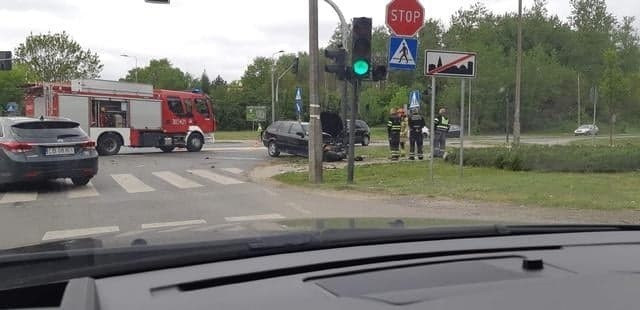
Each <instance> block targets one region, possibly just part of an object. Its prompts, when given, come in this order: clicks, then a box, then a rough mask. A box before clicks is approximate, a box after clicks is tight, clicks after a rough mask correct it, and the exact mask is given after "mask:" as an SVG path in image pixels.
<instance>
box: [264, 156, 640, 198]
mask: <svg viewBox="0 0 640 310" xmlns="http://www.w3.org/2000/svg"><path fill="white" fill-rule="evenodd" d="M434 170H435V173H434V174H435V176H436V180H435V182H434V183H432V182H431V181H430V180H429V179H428V176H429V170H428V162H426V161H424V162H399V163H389V164H377V165H376V164H372V165H364V166H358V167H356V172H355V175H356V184H354V185H346V184H345V180H346V170H345V169H335V170H329V171H325V172H324V183H323V184H322V185H320V187H321V188H327V189H338V190H356V191H363V192H372V193H386V194H392V195H406V194H420V195H425V196H429V197H449V198H454V199H470V200H478V201H490V202H505V203H512V204H517V205H538V206H544V207H558V208H579V209H580V208H586V209H607V210H609V209H640V194H639V193H638V189H639V188H640V173H638V172H629V173H616V174H605V173H595V174H590V173H589V174H588V173H543V172H514V171H506V170H500V169H494V168H468V167H467V168H465V170H464V178H462V179H460V178H459V177H458V167H457V166H454V165H450V164H444V163H442V162H441V161H440V160H438V161H436V163H435V164H434ZM275 179H277V180H279V181H282V182H284V183H288V184H293V185H302V186H311V185H310V184H309V183H308V181H307V174H306V173H286V174H282V175H278V176H276V177H275ZM313 186H314V187H316V186H317V185H313Z"/></svg>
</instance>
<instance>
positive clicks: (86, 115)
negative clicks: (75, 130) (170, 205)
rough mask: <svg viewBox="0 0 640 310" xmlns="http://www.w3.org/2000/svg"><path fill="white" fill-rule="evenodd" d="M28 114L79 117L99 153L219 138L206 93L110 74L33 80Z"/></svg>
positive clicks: (195, 144) (192, 145) (167, 148)
mask: <svg viewBox="0 0 640 310" xmlns="http://www.w3.org/2000/svg"><path fill="white" fill-rule="evenodd" d="M25 114H26V116H31V117H40V116H59V117H66V118H70V119H72V120H74V121H77V122H79V123H80V126H81V127H82V129H84V131H86V132H87V133H88V134H89V136H90V137H91V138H92V139H95V141H96V149H97V150H98V153H99V154H100V155H114V154H117V153H118V152H119V151H120V147H121V146H129V147H157V148H159V149H161V150H162V151H163V152H171V151H173V150H174V149H175V148H176V147H179V148H186V149H187V150H188V151H190V152H198V151H200V150H201V149H202V147H203V145H204V143H205V141H206V140H209V139H210V140H213V139H214V136H213V132H214V131H215V129H216V120H215V115H214V111H213V108H212V104H211V100H210V99H209V97H208V96H206V95H205V94H201V93H198V92H184V91H171V90H154V89H153V86H151V85H147V84H138V83H126V82H115V81H105V80H73V81H71V83H70V84H55V83H43V84H36V85H31V86H29V87H28V88H27V89H26V95H25Z"/></svg>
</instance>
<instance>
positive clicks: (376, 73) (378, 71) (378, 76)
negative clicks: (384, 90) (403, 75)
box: [371, 66, 387, 82]
mask: <svg viewBox="0 0 640 310" xmlns="http://www.w3.org/2000/svg"><path fill="white" fill-rule="evenodd" d="M386 79H387V66H375V68H373V72H372V73H371V80H372V81H375V82H377V81H384V80H386Z"/></svg>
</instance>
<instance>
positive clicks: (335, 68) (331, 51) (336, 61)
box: [324, 48, 347, 81]
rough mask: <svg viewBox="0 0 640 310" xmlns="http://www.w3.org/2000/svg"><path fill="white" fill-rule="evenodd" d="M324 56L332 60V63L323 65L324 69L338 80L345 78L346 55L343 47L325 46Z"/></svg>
mask: <svg viewBox="0 0 640 310" xmlns="http://www.w3.org/2000/svg"><path fill="white" fill-rule="evenodd" d="M324 57H327V58H329V59H331V60H333V64H328V65H325V66H324V71H325V72H329V73H334V74H335V75H336V77H337V78H338V80H341V81H343V80H345V79H347V70H346V66H345V63H344V62H345V60H346V57H347V51H346V50H345V49H344V48H327V49H325V50H324Z"/></svg>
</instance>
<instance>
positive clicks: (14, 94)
mask: <svg viewBox="0 0 640 310" xmlns="http://www.w3.org/2000/svg"><path fill="white" fill-rule="evenodd" d="M26 76H27V75H26V68H25V67H24V66H23V65H15V66H13V70H11V71H0V109H1V110H3V111H4V106H5V104H6V103H7V102H17V103H21V102H22V98H23V90H22V85H24V83H25V82H26V81H27V79H26Z"/></svg>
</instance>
